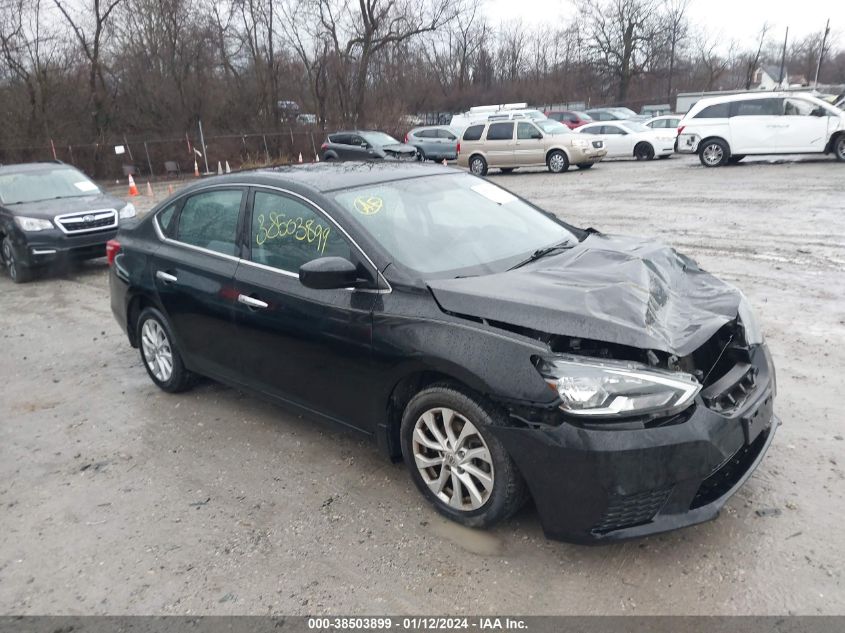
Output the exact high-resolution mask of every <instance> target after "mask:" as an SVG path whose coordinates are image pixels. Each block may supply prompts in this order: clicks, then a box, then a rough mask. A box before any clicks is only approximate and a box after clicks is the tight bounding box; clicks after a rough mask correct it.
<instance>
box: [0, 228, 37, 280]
mask: <svg viewBox="0 0 845 633" xmlns="http://www.w3.org/2000/svg"><path fill="white" fill-rule="evenodd" d="M0 254H2V255H3V265H4V266H6V270H7V271H8V273H9V277H10V278H11V279H12V281H14V282H15V283H16V284H22V283H24V282H25V281H29V280H30V278H31V277H32V273H31V272H30V270H29V268H26V267H25V266H23V265H22V264H21V263H20V261H19V260H18V256H17V255H16V254H15V247H14V246H12V240H11V239H9V237H8V236H6V237H4V238H3V243H2V245H0Z"/></svg>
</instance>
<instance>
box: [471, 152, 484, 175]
mask: <svg viewBox="0 0 845 633" xmlns="http://www.w3.org/2000/svg"><path fill="white" fill-rule="evenodd" d="M469 170H470V171H471V172H472V173H474V174H475V175H476V176H486V175H487V161H486V160H484V157H483V156H473V157H472V158H470V159H469Z"/></svg>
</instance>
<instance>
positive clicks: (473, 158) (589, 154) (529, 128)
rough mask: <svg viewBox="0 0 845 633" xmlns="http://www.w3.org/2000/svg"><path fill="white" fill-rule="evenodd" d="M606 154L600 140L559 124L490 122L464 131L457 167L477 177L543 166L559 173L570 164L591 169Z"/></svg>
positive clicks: (550, 122)
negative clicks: (490, 172) (498, 171)
mask: <svg viewBox="0 0 845 633" xmlns="http://www.w3.org/2000/svg"><path fill="white" fill-rule="evenodd" d="M606 153H607V151H606V150H605V149H604V146H603V143H602V141H601V139H599V138H593V137H584V136H579V135H575V134H573V133H572V131H571V130H570V129H569V128H568V127H566V126H565V125H563V124H562V123H558V122H557V121H551V120H549V119H546V120H543V121H489V122H488V123H479V124H477V125H471V126H469V127H468V128H467V129H466V130H465V131H464V135H463V137H462V138H461V142H460V143H458V164H459V165H460V166H461V167H467V168H469V170H470V171H471V172H472V173H474V174H475V175H477V176H484V175H486V174H487V170H488V169H490V168H494V169H500V170H501V171H502V172H503V173H510V172H512V171H513V170H514V169H516V168H517V167H538V166H543V165H545V166H546V167H547V168H548V169H549V171H550V172H552V173H554V174H559V173H563V172H565V171H566V170H567V169H569V166H570V165H576V166H577V167H579V168H581V169H589V168H590V167H592V166H593V165H594V164H596V163H597V162H599V161H600V160H601V159H602V158H604V156H605V154H606Z"/></svg>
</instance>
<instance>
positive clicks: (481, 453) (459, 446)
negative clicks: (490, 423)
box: [412, 407, 494, 511]
mask: <svg viewBox="0 0 845 633" xmlns="http://www.w3.org/2000/svg"><path fill="white" fill-rule="evenodd" d="M412 445H413V455H414V462H415V464H416V467H417V470H418V471H419V473H420V475H421V476H422V479H423V481H424V482H425V484H426V485H427V486H428V488H429V489H430V490H431V492H432V493H434V495H435V496H436V497H437V498H438V499H439V500H440V501H442V502H443V503H444V504H446V505H448V506H449V507H451V508H454V509H455V510H462V511H473V510H478V509H479V508H481V507H482V506H483V505H484V504H485V503H487V500H488V499H489V498H490V494H491V493H492V492H493V483H494V471H493V458H492V457H491V455H490V450H489V449H488V447H487V443H486V442H485V441H484V438H483V437H482V436H481V433H480V432H479V431H478V429H477V428H476V427H475V425H474V424H473V423H472V422H470V421H469V420H468V419H466V418H465V417H464V416H463V415H461V414H460V413H458V412H457V411H454V410H453V409H448V408H445V407H441V408H436V409H429V410H428V411H426V412H425V413H423V414H422V415H421V416H420V417H419V419H418V420H417V422H416V424H415V425H414V432H413V438H412Z"/></svg>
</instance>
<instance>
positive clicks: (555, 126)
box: [535, 119, 572, 134]
mask: <svg viewBox="0 0 845 633" xmlns="http://www.w3.org/2000/svg"><path fill="white" fill-rule="evenodd" d="M535 125H536V126H537V127H539V128H540V129H541V130H543V131H544V132H545V133H546V134H572V130H570V129H569V128H568V127H566V126H565V125H564V124H563V123H558V122H557V121H552V120H551V119H547V120H545V121H537V122H535Z"/></svg>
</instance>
